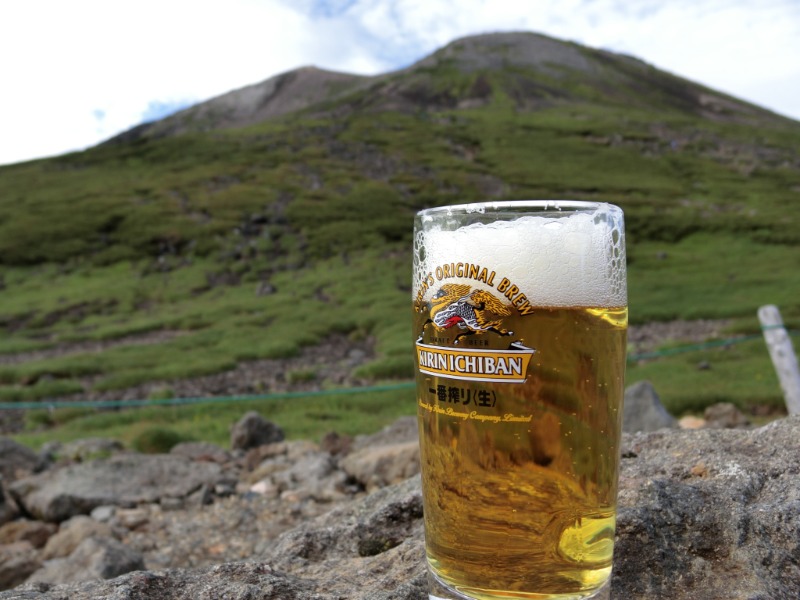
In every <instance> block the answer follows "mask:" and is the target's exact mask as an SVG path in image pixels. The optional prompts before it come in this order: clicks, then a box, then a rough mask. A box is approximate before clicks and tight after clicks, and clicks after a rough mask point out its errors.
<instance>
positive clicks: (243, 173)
mask: <svg viewBox="0 0 800 600" xmlns="http://www.w3.org/2000/svg"><path fill="white" fill-rule="evenodd" d="M569 46H570V48H572V50H575V49H576V48H577V49H578V50H579V51H580V52H584V53H588V52H589V51H588V50H581V49H580V48H579V47H575V46H574V45H569ZM592 52H593V53H594V54H591V53H590V54H591V56H590V54H586V56H589V57H590V58H592V60H596V61H600V58H597V56H595V55H596V54H598V53H596V52H594V51H592ZM606 54H607V53H606ZM601 58H603V57H601ZM462 62H463V61H462ZM423 63H424V64H421V65H420V66H418V67H417V68H415V69H412V70H410V71H408V72H401V73H398V74H394V75H392V76H386V77H384V78H380V79H377V80H376V82H375V83H374V85H372V86H371V87H369V86H367V87H366V88H364V89H360V90H358V91H356V92H354V93H352V94H350V95H348V96H345V97H337V98H336V99H334V100H324V99H323V101H322V103H321V104H318V105H316V106H315V107H312V108H311V109H306V110H305V111H303V112H301V113H294V114H290V115H286V116H284V117H281V118H280V119H275V120H271V121H266V122H262V123H259V124H257V125H251V126H247V127H242V128H227V129H214V130H212V131H207V132H194V133H185V134H182V135H176V136H168V137H157V136H154V135H152V136H147V135H143V136H142V137H139V138H138V139H135V140H123V141H119V142H117V143H114V144H106V145H102V146H99V147H97V148H93V149H90V150H87V151H85V152H82V153H76V154H69V155H65V156H62V157H59V158H55V159H49V160H42V161H34V162H29V163H24V164H19V165H12V166H7V167H0V290H1V291H0V328H2V331H3V335H2V336H0V401H3V402H13V401H23V400H28V401H34V400H42V399H48V398H55V397H63V396H65V395H68V394H76V393H87V392H100V391H113V390H121V389H124V388H127V387H129V386H132V385H135V384H138V383H141V382H144V381H154V380H158V381H169V380H173V379H177V378H185V377H194V376H199V375H204V374H209V373H216V372H219V371H223V370H226V369H231V368H233V367H234V366H235V365H236V364H237V363H240V362H242V361H249V360H254V359H262V358H279V357H288V356H293V355H297V353H298V352H299V351H300V349H301V348H303V347H307V346H311V345H314V344H317V343H319V342H320V341H322V340H325V339H328V338H329V337H330V336H332V335H343V336H346V337H348V338H349V339H352V340H374V357H372V358H371V360H370V361H368V362H367V363H366V364H363V365H361V366H360V367H359V368H358V371H357V373H355V375H356V376H358V377H360V378H362V379H364V380H367V381H383V380H387V379H398V378H399V379H408V378H410V377H411V364H412V355H411V352H410V348H411V339H410V334H409V311H408V308H409V300H410V253H409V247H410V236H411V224H412V217H413V214H414V212H415V211H416V210H418V209H420V208H423V207H428V206H436V205H443V204H451V203H463V202H472V201H479V200H485V199H504V198H506V199H519V198H576V199H588V200H602V201H608V202H613V203H616V204H619V205H620V206H622V207H623V209H624V210H625V212H626V220H627V227H628V245H629V291H630V307H631V312H630V314H631V320H632V322H633V323H645V322H648V321H651V320H672V319H698V318H707V319H722V318H725V319H732V324H731V325H730V327H729V329H730V330H731V331H732V332H740V333H741V332H756V331H757V328H758V325H757V322H756V320H755V312H756V309H757V308H758V306H759V305H761V304H765V303H775V304H778V305H779V306H780V307H781V309H782V312H783V315H784V318H785V319H787V321H788V322H789V323H790V325H792V326H794V327H798V326H800V295H798V293H797V292H798V290H800V227H799V226H800V223H798V214H800V211H798V207H800V153H799V152H798V148H800V124H798V123H796V122H792V121H789V120H786V119H782V118H779V117H775V116H771V115H769V114H768V113H765V112H763V111H759V110H757V109H755V108H753V107H748V106H746V105H744V104H741V103H739V104H737V105H735V106H734V107H733V108H730V107H729V106H727V105H725V104H724V102H723V100H725V99H724V98H723V97H722V96H720V95H718V96H715V98H717V104H716V105H715V106H716V108H715V109H714V110H715V111H716V112H715V113H714V118H710V117H709V114H708V111H707V110H706V109H707V108H708V107H707V106H705V105H702V103H698V102H699V101H697V102H695V103H694V104H691V105H690V103H689V102H688V100H685V101H684V100H681V99H682V98H684V99H685V98H689V97H690V96H691V98H694V99H695V100H697V98H699V97H701V96H702V94H703V93H705V92H706V91H703V90H702V89H701V88H696V86H695V87H692V86H691V85H689V84H688V82H684V81H682V80H678V79H677V78H672V77H671V76H666V75H663V76H661V75H659V76H658V77H656V75H657V74H653V73H651V72H650V71H647V69H645V70H644V71H643V70H642V69H644V67H642V66H641V65H642V64H643V63H638V62H635V61H632V59H623V58H614V57H613V55H605V54H604V58H603V60H602V61H600V62H598V64H601V63H602V64H603V65H605V66H603V67H602V68H603V69H605V71H603V72H601V73H600V74H599V75H598V74H595V75H593V76H592V77H594V79H592V78H591V77H589V76H588V75H585V74H584V76H583V77H582V76H581V71H579V70H578V71H576V70H569V69H566V68H564V69H562V71H563V72H564V73H567V75H564V76H557V74H553V73H550V74H547V73H546V72H544V71H542V70H541V69H538V70H537V69H534V68H533V67H531V68H528V69H527V70H526V69H525V68H523V67H522V66H520V65H511V66H509V67H507V68H505V69H496V68H488V67H487V68H483V69H482V68H471V69H468V68H465V67H464V65H463V64H461V63H459V61H458V60H456V58H453V52H452V51H451V52H450V53H449V54H448V53H445V54H444V55H443V57H440V59H437V60H436V61H433V62H430V61H428V62H424V61H423ZM599 68H600V67H598V69H599ZM612 68H613V69H612ZM651 70H652V69H651ZM633 71H635V72H633ZM644 72H647V73H650V75H648V77H649V78H650V79H648V78H646V77H645V78H642V77H643V76H642V73H644ZM612 73H613V77H612V76H611V74H612ZM631 73H633V74H631ZM634 76H636V77H640V76H641V77H640V78H639V79H637V78H636V77H634ZM614 77H615V78H616V79H614ZM659 77H661V79H659ZM604 78H605V79H604ZM623 78H624V82H626V83H625V84H624V85H623V84H622V83H623ZM587 81H588V82H589V83H587ZM598 81H599V82H602V81H606V82H614V81H617V82H618V83H619V86H618V87H614V86H612V85H610V84H609V85H606V86H605V87H603V85H605V84H602V83H597V82H598ZM547 82H549V85H545V83H547ZM637 82H638V84H637ZM664 82H671V83H669V85H667V84H666V83H664ZM656 84H658V85H656ZM637 85H638V86H639V87H640V88H641V90H639V91H637ZM698 90H699V91H698ZM725 101H726V102H727V100H725ZM731 102H732V101H731ZM706 104H707V103H706ZM703 106H705V108H703ZM731 106H733V105H731ZM698 107H699V108H698ZM709 110H710V109H709ZM153 331H160V332H168V333H170V335H169V336H167V337H166V338H165V339H166V341H162V342H161V343H158V344H129V343H125V341H126V340H129V339H134V338H135V337H136V336H137V335H140V334H143V333H145V332H153ZM96 340H120V342H121V343H119V344H117V345H109V346H108V347H106V349H105V350H104V351H102V352H93V351H91V352H90V351H82V350H81V348H82V347H83V346H81V345H80V344H81V343H83V342H87V341H96ZM47 349H56V350H58V351H54V352H51V353H49V354H47V353H44V354H36V353H35V352H36V351H42V350H47ZM748 352H750V351H748ZM21 353H28V354H21ZM750 353H751V354H753V359H754V360H756V358H755V357H758V358H757V360H758V361H760V360H761V358H762V357H761V356H760V354H759V353H758V352H757V351H755V350H753V351H752V352H750ZM13 356H16V358H11V357H13ZM3 357H5V358H6V360H3ZM726 357H727V358H730V355H726ZM672 360H674V361H679V362H673V363H669V364H667V365H666V367H665V368H661V370H659V367H653V366H652V365H651V364H648V365H638V366H637V365H632V366H631V368H630V369H629V379H630V380H631V381H633V380H636V379H637V378H642V377H645V376H646V377H649V378H651V379H654V380H656V381H658V380H659V377H661V378H662V379H663V386H664V387H666V388H667V389H669V390H670V391H669V392H668V393H667V394H666V396H665V400H666V401H667V402H673V403H674V405H675V406H676V407H682V408H690V409H691V408H693V409H697V408H699V407H700V406H702V404H703V403H706V402H709V401H712V400H715V399H720V398H723V397H734V399H735V400H736V401H737V402H739V403H740V404H742V405H748V404H753V403H762V402H767V403H779V402H780V392H779V390H776V389H774V386H775V385H776V384H775V382H774V375H772V374H771V372H770V371H769V365H768V363H767V364H766V366H764V365H763V364H761V363H759V365H761V366H760V367H759V369H760V371H759V373H762V377H761V379H762V380H763V383H760V384H758V386H756V387H755V388H753V389H751V388H750V387H749V385H748V386H742V385H741V384H737V383H732V382H731V381H730V378H725V377H717V379H720V380H725V379H728V381H720V382H719V383H718V384H717V387H716V388H714V389H713V390H711V391H710V392H708V391H705V392H702V393H701V392H700V391H698V390H695V389H694V388H697V386H698V385H701V384H699V383H698V382H696V381H695V380H694V379H696V377H695V374H694V373H692V374H691V376H690V374H688V373H686V372H684V371H686V369H684V370H681V368H679V366H676V365H679V364H682V363H680V361H685V360H696V357H692V358H677V359H672ZM714 362H715V363H717V359H716V358H715V360H714ZM659 364H663V363H659ZM687 364H688V363H687ZM720 364H721V363H720ZM670 365H671V366H670ZM687 368H688V370H689V371H691V368H692V367H691V366H689V367H687ZM654 369H655V372H654ZM736 372H740V373H741V372H742V371H741V369H740V368H739V367H736V366H732V367H731V373H733V374H735V373H736ZM715 374H716V375H720V373H715ZM307 376H308V377H309V378H313V373H310V374H307ZM770 378H771V379H770ZM320 383H321V384H322V385H323V386H324V385H325V383H324V382H320ZM703 385H704V384H703ZM759 386H760V387H759ZM689 388H691V389H689ZM253 391H254V392H256V391H268V390H263V389H262V390H258V388H257V387H256V386H255V384H254V389H253ZM737 394H738V395H737ZM693 399H694V400H693Z"/></svg>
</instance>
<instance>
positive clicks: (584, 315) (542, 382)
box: [413, 204, 627, 600]
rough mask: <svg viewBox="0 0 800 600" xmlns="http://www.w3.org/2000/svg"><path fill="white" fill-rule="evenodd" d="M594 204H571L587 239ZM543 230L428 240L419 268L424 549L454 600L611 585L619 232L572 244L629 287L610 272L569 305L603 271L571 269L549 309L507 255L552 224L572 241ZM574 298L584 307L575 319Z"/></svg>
mask: <svg viewBox="0 0 800 600" xmlns="http://www.w3.org/2000/svg"><path fill="white" fill-rule="evenodd" d="M594 206H595V205H588V206H584V205H583V204H581V205H580V208H581V211H582V212H583V213H584V214H589V215H592V219H584V221H585V223H584V225H585V227H586V228H587V230H588V229H590V228H595V229H596V228H597V224H596V223H594V218H595V217H596V212H597V209H595V208H594ZM616 210H617V211H618V209H616ZM481 218H482V219H486V220H487V221H488V220H489V219H491V218H493V217H492V216H491V215H488V216H486V215H484V216H483V217H481ZM537 218H538V221H535V220H534V222H533V223H530V224H529V225H530V227H529V229H530V231H529V232H527V233H526V234H525V235H521V236H520V237H519V239H512V240H511V241H513V242H514V244H509V243H508V242H509V239H510V238H509V235H507V234H508V233H509V231H510V229H503V228H500V229H498V230H497V231H495V232H494V233H493V232H492V231H491V230H486V229H482V230H481V229H480V228H478V230H476V231H473V232H470V231H468V230H465V229H464V227H463V226H461V227H458V225H459V224H458V223H456V224H455V225H452V226H451V230H454V235H455V238H454V239H453V240H450V234H449V232H448V231H444V232H434V233H431V234H430V235H428V236H426V237H425V238H424V239H423V240H422V241H424V242H425V243H426V244H427V246H426V249H425V251H424V256H423V257H422V258H419V259H418V261H417V264H416V265H415V267H416V269H415V271H416V273H417V274H418V276H417V277H415V282H416V285H415V296H414V318H413V322H414V335H415V342H416V356H417V404H418V415H419V428H420V450H421V461H422V485H423V500H424V509H425V535H426V551H427V558H428V564H429V567H430V570H431V572H432V574H433V575H434V577H435V578H436V579H437V580H439V581H440V582H441V583H443V584H445V586H446V587H447V588H449V589H452V590H455V591H457V592H458V593H460V594H461V595H462V596H458V595H456V596H454V597H467V598H479V599H486V600H488V599H498V598H562V599H567V598H588V597H590V596H591V595H592V593H594V592H596V591H597V590H598V589H599V588H601V587H602V586H603V585H604V584H605V583H606V582H607V580H608V578H609V576H610V573H611V561H612V553H613V544H614V528H615V515H616V495H617V478H618V473H617V470H618V463H619V438H620V427H621V417H622V397H623V379H624V365H625V351H626V330H627V308H626V306H625V304H626V302H625V288H624V244H623V243H622V239H621V238H620V237H619V235H620V234H621V231H620V228H621V216H620V219H619V225H617V221H616V220H614V221H612V222H611V223H610V224H609V223H607V222H606V223H605V224H603V223H602V219H601V225H602V228H604V230H603V231H601V232H600V234H599V235H600V238H601V241H602V239H604V238H603V236H606V235H607V236H609V239H608V244H597V243H595V242H592V243H582V242H580V240H578V239H577V238H576V239H574V240H573V241H572V242H573V246H575V247H578V248H582V249H583V251H586V252H593V253H594V254H597V253H598V252H600V250H599V249H600V248H603V251H602V252H600V253H601V254H602V256H601V258H602V260H603V261H605V262H607V263H608V264H609V265H610V266H612V267H613V268H614V269H617V270H619V269H620V268H622V269H623V276H622V278H621V279H620V276H619V274H618V273H617V274H614V273H608V272H606V273H604V276H605V277H607V278H609V279H610V280H611V283H609V285H606V286H605V287H602V286H601V287H598V286H597V285H594V284H592V286H591V288H592V289H591V290H590V292H591V293H590V294H589V295H590V296H591V295H594V296H595V297H596V298H597V299H598V300H599V301H598V302H596V303H595V304H590V303H589V302H588V299H587V298H586V297H582V295H581V294H577V295H575V294H572V293H571V290H572V289H573V287H574V286H578V287H579V286H580V285H581V281H580V276H581V275H582V269H583V268H585V267H586V266H587V264H586V263H587V262H588V263H590V264H589V266H592V267H597V265H596V264H591V263H594V262H596V261H595V260H588V261H586V260H583V259H580V260H578V261H576V263H575V264H578V263H579V268H576V269H575V270H576V273H574V274H573V275H571V276H568V277H567V278H564V279H562V280H561V282H554V285H556V286H558V285H560V286H561V287H562V288H563V289H562V290H557V291H558V292H559V293H560V294H562V295H563V297H564V298H565V299H564V301H563V302H561V301H559V302H551V306H547V305H544V304H542V303H540V302H539V301H538V300H540V298H538V297H537V296H539V294H538V293H537V286H542V285H547V279H541V278H538V281H537V277H533V276H530V274H527V273H525V272H524V271H523V270H520V269H519V265H518V264H517V265H512V264H508V265H506V264H504V262H503V261H504V260H505V259H506V258H507V256H504V255H509V254H512V255H514V257H515V258H516V259H517V261H519V260H522V262H523V263H524V262H525V260H524V254H525V252H524V251H522V250H520V249H516V248H515V245H516V244H518V243H520V242H526V243H528V244H533V245H534V247H535V244H536V236H537V235H538V233H537V231H539V230H541V229H542V228H546V227H547V226H548V224H549V223H551V222H557V223H559V224H561V227H559V229H564V231H563V232H561V233H564V234H565V235H569V234H572V233H576V232H578V233H580V231H581V229H580V228H579V227H577V225H576V226H575V227H573V228H572V229H570V227H568V226H566V225H565V223H566V221H564V220H563V219H565V218H566V217H564V216H560V215H559V216H557V217H551V218H546V217H537ZM570 218H571V217H570ZM615 218H616V217H615ZM479 222H481V221H479ZM417 227H418V229H423V225H422V224H419V223H418V225H417ZM509 227H510V226H509ZM605 229H607V230H608V231H605ZM455 230H458V231H457V235H456V233H455ZM462 230H464V231H462ZM465 231H466V233H465ZM614 231H618V232H619V233H618V236H617V237H616V238H615V237H614V233H613V232H614ZM576 235H577V233H576ZM595 237H597V236H595ZM511 238H513V236H511ZM471 239H472V240H473V243H474V249H473V250H468V249H467V248H468V244H465V240H466V241H468V240H471ZM418 241H419V240H418ZM450 241H452V242H453V243H452V244H450ZM492 241H494V242H495V244H494V246H500V249H499V250H497V249H496V248H495V249H493V248H492V247H491V246H492V243H491V242H492ZM584 241H585V240H584ZM595 241H596V240H595ZM431 246H433V248H432V247H431ZM606 246H610V248H606ZM620 248H622V252H620V251H619V249H620ZM417 250H419V248H417ZM437 250H438V251H437ZM454 250H455V251H456V252H457V254H458V256H456V257H454V258H453V259H452V260H447V258H448V257H449V256H450V255H452V253H453V251H454ZM493 251H494V252H495V254H496V256H493V255H492V253H493ZM550 259H552V262H560V260H559V257H558V255H557V254H554V255H553V256H551V257H550ZM531 262H535V261H531ZM567 262H568V261H567ZM420 263H423V264H420ZM445 265H447V268H445ZM545 266H547V265H543V264H540V265H539V267H540V268H543V267H545ZM567 266H568V265H567ZM484 269H485V272H484ZM544 270H545V272H547V273H549V274H550V275H551V276H553V277H555V275H553V273H552V272H551V270H550V269H549V268H546V269H544ZM429 274H430V276H429V277H428V275H429ZM423 277H424V278H423ZM576 278H577V279H576ZM590 278H591V277H590ZM594 281H595V282H596V281H601V279H596V280H594ZM620 281H621V282H622V285H620ZM603 290H605V291H603ZM547 295H548V293H544V295H543V296H544V298H543V299H545V300H553V298H552V297H547ZM571 296H574V297H577V298H578V299H579V300H580V301H581V304H585V305H583V306H581V305H578V306H570V305H568V304H567V301H568V299H569V298H570V297H571ZM620 300H621V301H620ZM562 304H563V305H562Z"/></svg>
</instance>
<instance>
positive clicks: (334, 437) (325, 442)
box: [319, 431, 353, 456]
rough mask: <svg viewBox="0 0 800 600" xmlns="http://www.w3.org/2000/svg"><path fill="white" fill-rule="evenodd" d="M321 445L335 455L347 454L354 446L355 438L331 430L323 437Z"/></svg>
mask: <svg viewBox="0 0 800 600" xmlns="http://www.w3.org/2000/svg"><path fill="white" fill-rule="evenodd" d="M319 447H320V450H324V451H325V452H328V453H330V454H331V455H333V456H347V455H348V454H349V453H350V450H351V449H352V448H353V438H352V437H350V436H349V435H340V434H338V433H336V432H335V431H331V432H329V433H326V434H325V435H324V436H323V437H322V439H321V440H320V442H319Z"/></svg>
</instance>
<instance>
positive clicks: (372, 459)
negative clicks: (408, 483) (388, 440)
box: [340, 441, 419, 491]
mask: <svg viewBox="0 0 800 600" xmlns="http://www.w3.org/2000/svg"><path fill="white" fill-rule="evenodd" d="M340 466H341V468H342V469H343V470H344V472H345V473H347V474H348V475H350V476H351V477H353V478H354V479H355V480H356V481H358V482H360V483H361V484H362V485H363V486H364V487H365V488H366V489H367V491H374V490H375V489H377V488H381V487H385V486H387V485H391V484H394V483H399V482H401V481H404V480H406V479H408V478H409V477H412V476H413V475H416V474H417V473H419V443H418V442H416V441H413V442H402V443H396V444H387V445H383V446H375V447H366V448H362V449H361V450H358V451H356V452H353V453H351V454H349V455H348V456H347V457H345V458H344V459H342V461H341V462H340Z"/></svg>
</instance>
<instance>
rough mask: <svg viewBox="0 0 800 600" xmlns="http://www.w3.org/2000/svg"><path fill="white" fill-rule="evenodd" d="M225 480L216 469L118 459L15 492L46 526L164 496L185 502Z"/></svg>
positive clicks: (156, 459)
mask: <svg viewBox="0 0 800 600" xmlns="http://www.w3.org/2000/svg"><path fill="white" fill-rule="evenodd" d="M219 475H220V466H219V465H217V464H214V463H202V462H192V461H190V460H188V459H186V458H183V457H180V456H172V455H142V454H117V455H115V456H112V457H110V458H108V459H99V460H94V461H91V462H87V463H79V464H75V465H69V466H66V467H63V468H60V469H57V470H55V471H48V472H45V473H42V474H40V475H34V476H32V477H28V478H25V479H21V480H19V481H16V482H14V484H13V485H12V487H11V489H10V491H11V493H12V494H13V495H14V497H15V499H16V500H17V502H18V503H19V504H20V505H21V506H23V507H24V508H25V510H26V511H27V512H28V513H29V514H31V515H33V516H35V517H36V518H37V519H41V520H44V521H64V520H66V519H68V518H70V517H74V516H75V515H79V514H87V513H90V512H91V511H92V510H93V509H94V508H96V507H98V506H102V505H109V504H110V505H115V506H136V505H137V504H141V503H152V502H158V500H159V499H160V498H162V497H164V496H167V497H173V498H180V497H184V496H187V495H189V494H191V493H192V492H193V491H195V490H197V489H198V488H199V487H200V486H202V485H203V484H210V485H213V484H214V483H215V481H216V479H217V478H218V477H219Z"/></svg>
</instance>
